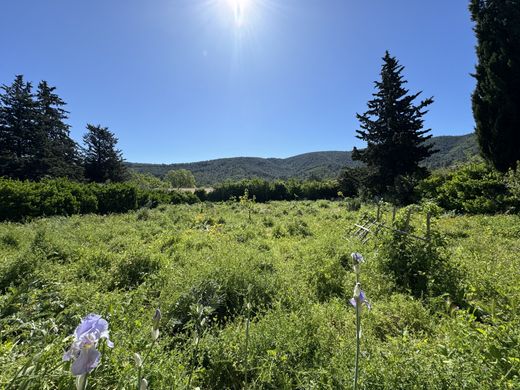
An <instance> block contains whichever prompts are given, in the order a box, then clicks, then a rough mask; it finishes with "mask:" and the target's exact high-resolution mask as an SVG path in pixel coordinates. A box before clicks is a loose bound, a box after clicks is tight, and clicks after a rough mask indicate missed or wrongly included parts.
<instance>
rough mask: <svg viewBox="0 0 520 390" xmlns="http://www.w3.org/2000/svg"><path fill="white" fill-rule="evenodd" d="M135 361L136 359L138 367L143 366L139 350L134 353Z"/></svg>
mask: <svg viewBox="0 0 520 390" xmlns="http://www.w3.org/2000/svg"><path fill="white" fill-rule="evenodd" d="M134 361H135V366H136V367H137V368H139V367H142V365H143V359H142V358H141V355H139V354H138V353H137V352H136V353H134Z"/></svg>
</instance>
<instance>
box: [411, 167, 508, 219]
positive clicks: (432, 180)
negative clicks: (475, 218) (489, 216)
mask: <svg viewBox="0 0 520 390" xmlns="http://www.w3.org/2000/svg"><path fill="white" fill-rule="evenodd" d="M419 191H420V193H421V194H422V197H423V198H427V199H432V200H434V201H435V202H437V203H438V205H439V206H441V207H443V208H444V209H446V210H453V211H456V212H461V213H471V214H479V213H497V212H503V211H506V210H508V209H509V208H511V207H512V206H514V199H512V197H511V194H510V193H509V191H508V189H507V186H506V184H505V181H504V176H503V175H502V174H501V173H500V172H497V171H496V170H494V169H492V168H491V167H490V166H488V165H486V164H482V163H480V164H468V165H464V166H462V167H460V168H458V169H456V170H451V171H441V172H437V173H434V174H433V175H432V176H431V177H429V178H428V179H426V180H424V181H423V182H422V183H420V185H419Z"/></svg>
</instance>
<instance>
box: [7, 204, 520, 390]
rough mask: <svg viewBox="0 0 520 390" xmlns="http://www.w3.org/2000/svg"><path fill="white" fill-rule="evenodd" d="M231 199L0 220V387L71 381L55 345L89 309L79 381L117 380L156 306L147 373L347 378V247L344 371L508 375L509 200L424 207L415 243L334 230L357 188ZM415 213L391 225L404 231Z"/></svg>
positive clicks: (393, 381) (302, 381) (317, 384)
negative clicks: (244, 201) (88, 369)
mask: <svg viewBox="0 0 520 390" xmlns="http://www.w3.org/2000/svg"><path fill="white" fill-rule="evenodd" d="M249 211H250V210H249V209H248V208H245V207H242V206H241V205H240V204H239V203H237V202H227V203H200V204H195V205H186V204H182V205H169V206H160V207H158V208H155V209H147V212H146V217H143V215H142V211H131V212H128V213H126V214H119V215H109V216H97V215H86V216H72V217H66V218H65V217H53V218H44V219H38V220H36V221H33V222H31V223H27V224H17V223H3V224H0V257H1V258H2V259H4V260H3V261H2V262H1V263H0V351H1V352H0V366H1V367H2V370H1V372H0V387H8V386H10V387H11V388H27V389H45V388H72V387H73V386H74V384H73V381H74V379H73V377H72V376H71V374H70V370H69V367H68V364H69V363H64V362H62V355H63V352H64V351H65V350H66V349H67V348H68V347H69V346H70V341H71V340H70V338H68V337H67V336H68V335H70V334H71V333H72V331H73V330H74V328H75V327H76V326H77V324H78V323H79V321H80V319H81V318H82V317H84V316H85V315H87V314H88V313H91V312H92V313H99V314H100V315H102V316H103V318H105V319H106V320H107V321H108V322H109V323H110V339H111V340H112V341H113V342H114V348H113V349H110V348H106V349H103V347H101V349H100V350H101V353H102V359H101V362H100V364H99V366H98V367H97V368H96V369H95V371H94V372H93V374H92V375H91V376H90V377H89V388H131V387H134V386H135V384H136V383H137V380H138V377H137V375H138V374H137V370H136V369H135V363H134V361H133V360H134V359H133V354H134V352H141V351H145V350H146V348H147V346H148V345H149V343H150V329H151V328H152V325H153V320H152V316H153V313H154V311H155V308H156V307H160V308H161V310H162V312H163V318H162V320H161V335H160V337H159V339H158V340H157V342H156V344H155V346H154V348H153V349H152V350H151V352H150V354H149V356H148V358H147V360H146V367H145V371H144V372H143V374H144V375H145V376H146V379H147V381H148V382H149V385H150V388H156V389H157V388H159V389H160V388H170V387H172V386H173V387H174V388H180V389H182V388H186V386H187V384H188V381H189V377H190V376H191V387H196V386H200V387H201V388H206V389H223V388H230V389H240V388H244V387H246V386H247V387H248V388H251V389H266V388H270V389H289V388H305V389H308V388H316V389H338V388H349V387H350V386H351V385H352V378H353V376H352V375H353V368H354V356H355V349H356V343H355V340H356V336H355V310H354V309H353V308H352V307H351V306H350V304H349V302H348V301H349V299H350V298H351V297H352V286H353V285H354V284H355V280H356V278H355V274H354V272H353V271H351V268H350V266H349V267H346V268H344V267H343V266H342V263H344V262H345V261H348V262H349V264H350V261H351V260H350V253H351V252H354V251H359V252H361V253H363V255H364V257H365V263H364V264H363V268H362V271H361V272H362V274H361V279H362V282H363V289H364V290H365V291H366V292H367V294H368V296H369V298H370V302H371V304H372V310H371V311H370V312H369V313H368V312H366V313H364V314H363V332H362V334H361V357H360V359H361V364H360V372H359V387H360V388H363V389H399V388H401V389H413V388H425V389H446V388H467V389H496V388H505V389H515V388H518V386H520V372H519V370H520V361H519V360H518V357H519V356H520V343H519V335H518V328H519V326H520V316H519V313H520V311H519V302H520V299H519V298H520V285H519V284H518V269H519V268H520V263H519V258H518V252H519V250H520V248H519V247H518V236H519V234H520V220H519V218H518V216H515V215H509V216H507V215H500V216H452V215H449V214H448V215H440V217H438V218H434V220H433V222H432V229H431V233H432V241H431V244H430V246H429V247H428V246H425V245H422V244H421V242H419V241H417V242H415V241H407V240H404V239H402V238H401V237H400V236H394V235H393V234H391V233H388V234H386V233H385V234H383V235H381V236H379V237H378V238H371V239H370V240H369V241H368V242H367V243H366V244H361V243H360V242H359V241H358V240H355V239H353V238H351V237H350V235H349V234H348V232H349V231H350V230H351V228H352V226H353V224H354V223H355V222H356V221H357V220H358V219H359V218H360V216H361V215H362V214H364V213H368V214H373V213H375V210H374V208H373V207H369V206H366V205H363V206H361V209H360V210H359V211H355V212H353V211H347V205H346V204H345V202H343V201H336V202H330V201H325V200H321V201H318V202H310V201H302V202H271V203H267V204H266V203H256V204H254V207H253V208H252V210H251V220H249V217H248V214H249ZM424 212H425V210H424V211H421V212H419V211H418V212H416V213H414V214H412V217H411V220H410V224H409V227H410V228H411V229H414V230H415V233H416V234H417V235H420V236H423V235H424V233H425V232H424V229H425V227H424ZM401 214H402V215H403V218H401V217H400V215H401ZM406 215H407V214H406V210H403V211H400V212H399V213H398V216H397V222H396V225H395V226H396V227H402V225H401V224H402V223H403V222H402V220H403V219H406ZM400 221H401V222H400ZM277 231H278V232H280V231H281V232H282V233H283V234H276V233H275V232H277ZM396 267H397V268H396ZM402 267H404V268H402ZM398 268H399V269H404V270H405V271H403V273H402V275H403V276H406V277H400V274H399V269H398ZM446 269H449V270H452V271H453V272H455V271H456V272H457V273H456V277H455V278H451V279H450V278H448V277H447V276H446V275H447V274H446V273H445V272H444V271H445V270H446ZM248 304H249V306H248ZM248 319H249V320H248ZM248 321H249V327H248V329H249V330H248V336H247V337H248V344H247V345H248V346H247V351H248V353H247V356H248V357H247V359H245V358H244V356H245V355H244V349H245V345H246V332H245V328H246V323H248ZM201 324H202V325H201ZM195 336H196V337H195Z"/></svg>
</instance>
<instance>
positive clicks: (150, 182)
mask: <svg viewBox="0 0 520 390" xmlns="http://www.w3.org/2000/svg"><path fill="white" fill-rule="evenodd" d="M127 182H129V183H132V184H134V185H135V186H136V187H138V188H139V189H141V190H145V191H150V190H159V189H167V188H168V183H166V182H164V181H162V180H161V179H159V178H158V177H156V176H153V175H151V174H149V173H139V172H135V171H130V179H129V180H128V181H127Z"/></svg>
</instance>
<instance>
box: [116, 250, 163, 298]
mask: <svg viewBox="0 0 520 390" xmlns="http://www.w3.org/2000/svg"><path fill="white" fill-rule="evenodd" d="M160 268H161V262H160V260H159V259H158V258H156V257H154V256H152V255H151V254H149V253H147V252H142V251H137V252H132V253H129V254H127V255H126V256H125V258H124V259H123V260H122V261H120V262H119V263H118V264H117V265H116V266H115V269H114V272H113V279H112V287H115V288H122V289H131V288H133V287H137V286H139V285H140V284H142V283H143V282H144V281H145V279H146V278H147V277H148V276H149V275H151V274H153V273H155V272H157V271H158V270H159V269H160Z"/></svg>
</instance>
